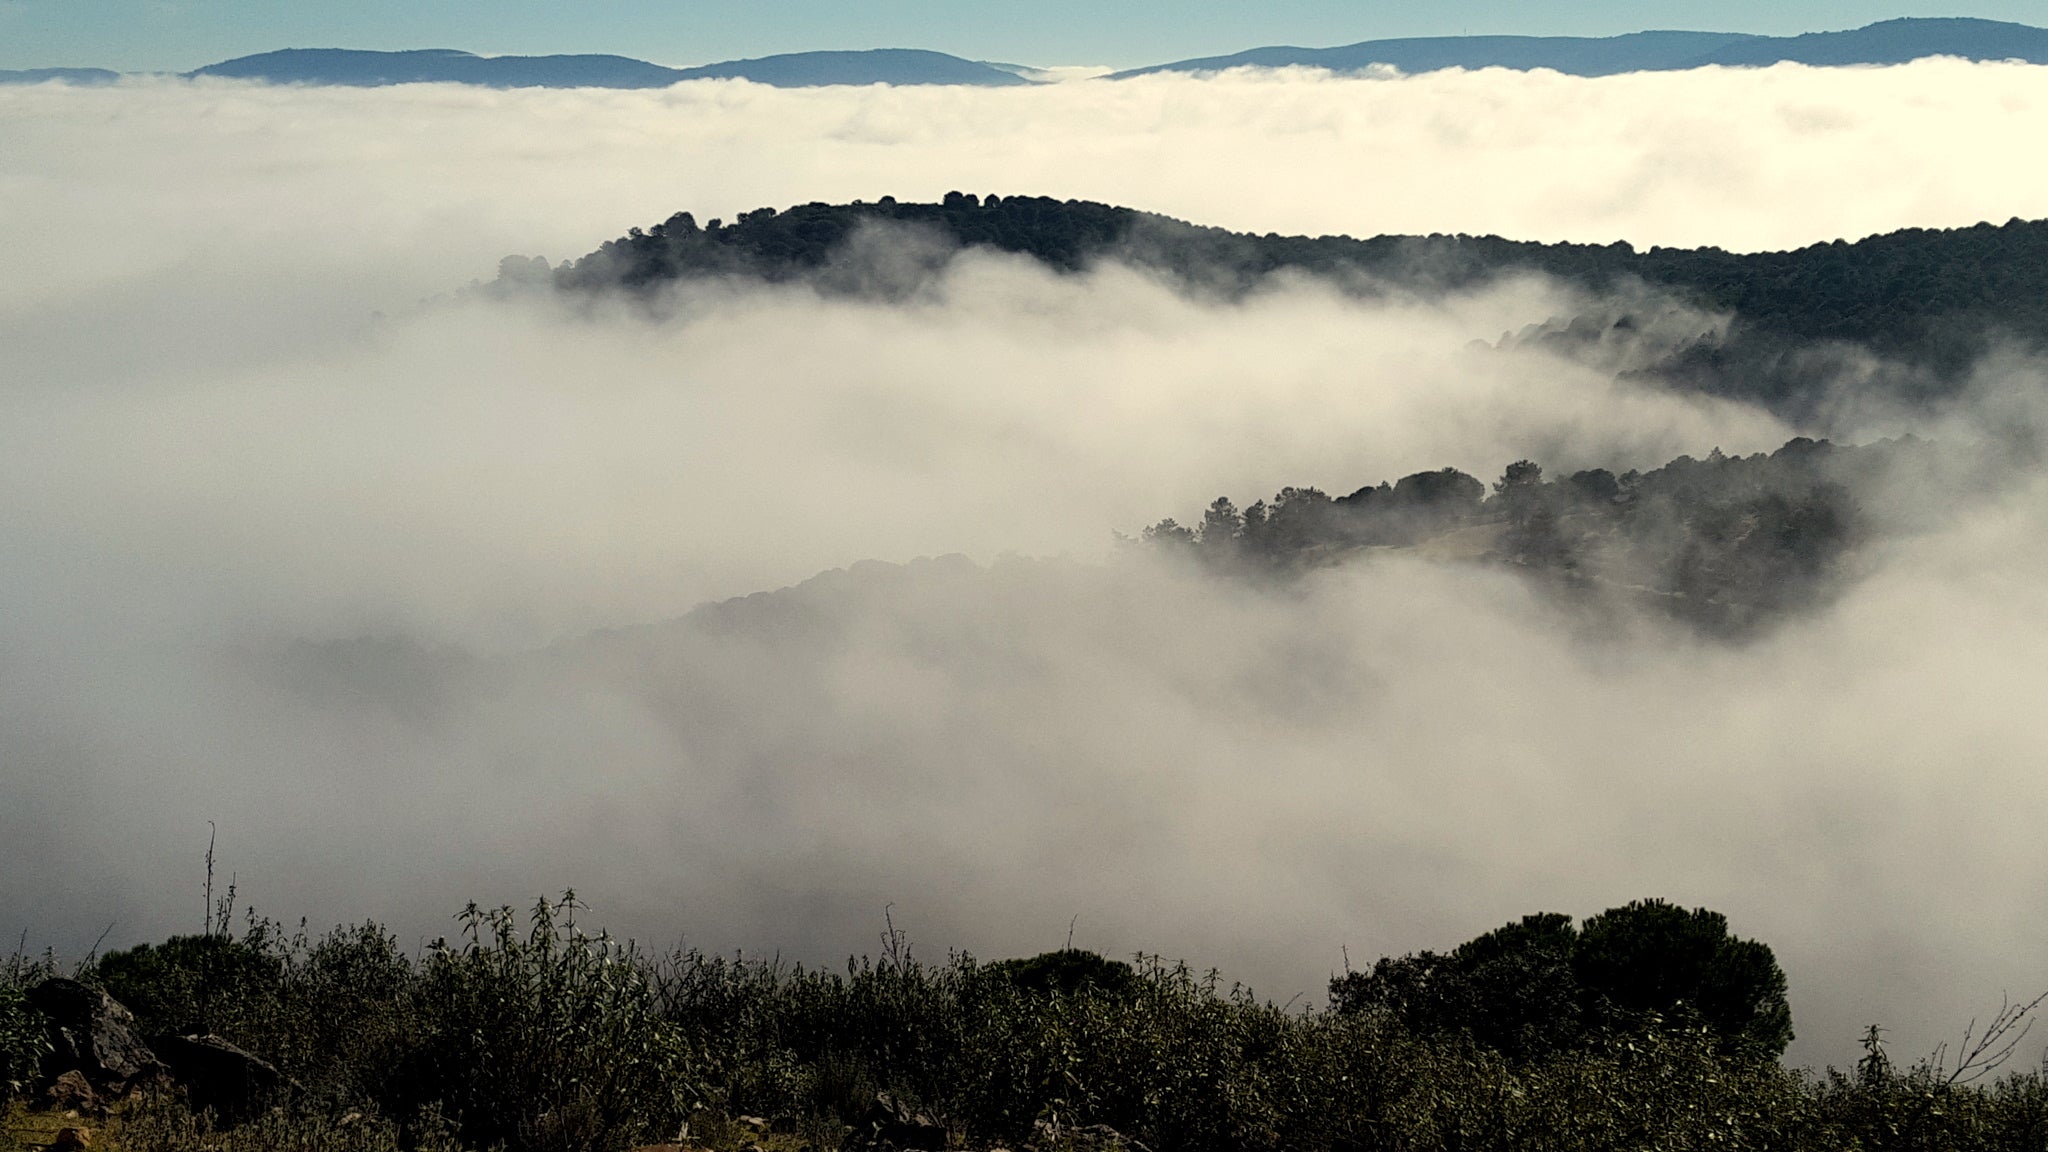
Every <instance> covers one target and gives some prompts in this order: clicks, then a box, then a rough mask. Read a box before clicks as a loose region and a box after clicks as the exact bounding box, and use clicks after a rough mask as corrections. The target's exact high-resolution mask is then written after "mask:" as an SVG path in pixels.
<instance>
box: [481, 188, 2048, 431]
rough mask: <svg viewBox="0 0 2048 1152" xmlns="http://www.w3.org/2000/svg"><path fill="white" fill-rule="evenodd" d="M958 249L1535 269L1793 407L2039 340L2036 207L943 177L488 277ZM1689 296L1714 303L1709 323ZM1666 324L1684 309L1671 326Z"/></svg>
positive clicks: (1407, 268) (1209, 283)
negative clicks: (1022, 183) (890, 245)
mask: <svg viewBox="0 0 2048 1152" xmlns="http://www.w3.org/2000/svg"><path fill="white" fill-rule="evenodd" d="M877 228H879V229H880V230H881V231H880V232H877V231H876V229H877ZM892 228H893V229H909V230H913V231H915V232H917V233H920V234H921V235H922V237H923V240H922V241H921V242H920V243H917V244H903V245H896V246H895V249H894V250H895V251H897V252H899V253H902V254H909V255H911V256H914V257H915V259H912V260H908V261H905V260H893V261H877V260H873V259H869V258H867V257H868V256H871V255H872V252H868V253H866V254H863V252H862V251H860V250H859V247H858V246H857V245H850V243H849V242H850V241H852V240H854V239H855V238H856V236H857V235H858V234H860V233H862V232H863V231H865V232H866V233H868V234H870V235H883V234H885V233H886V232H887V231H888V230H889V229H892ZM885 242H886V238H885ZM964 248H987V249H993V250H996V251H1001V252H1009V253H1016V254H1019V255H1024V256H1029V257H1031V258H1033V259H1035V260H1038V261H1041V262H1043V263H1045V264H1047V265H1049V266H1051V267H1053V268H1056V269H1059V270H1062V271H1075V270H1079V269H1082V268H1084V267H1086V266H1087V265H1089V264H1090V263H1093V262H1096V261H1101V260H1109V259H1115V260H1120V261H1123V262H1126V263H1129V264H1132V265H1134V266H1137V267H1141V268H1146V269H1149V270H1152V271H1155V272H1158V273H1160V274H1162V275H1164V276H1166V277H1168V278H1169V279H1172V280H1174V281H1176V282H1178V283H1179V284H1181V285H1182V286H1183V287H1184V288H1186V289H1187V290H1189V291H1194V292H1200V293H1208V294H1220V295H1223V296H1226V297H1230V296H1236V295H1239V294H1242V293H1243V292H1246V291H1249V290H1251V289H1252V288H1254V287H1256V286H1258V285H1259V284H1260V283H1262V282H1263V281H1264V280H1265V279H1266V278H1267V277H1268V276H1270V275H1271V274H1273V273H1276V272H1280V271H1299V272H1308V273H1312V274H1317V275H1321V276H1326V277H1329V278H1330V279H1331V280H1332V281H1334V282H1335V283H1338V284H1340V285H1343V286H1345V287H1346V288H1347V289H1348V290H1350V291H1353V292H1356V293H1359V294H1363V295H1372V294H1376V293H1380V292H1384V291H1386V290H1388V288H1389V287H1398V288H1399V289H1401V290H1403V291H1410V292H1420V293H1425V294H1431V293H1442V292H1446V291H1454V290H1458V289H1463V288H1470V287H1474V286H1477V285H1479V284H1481V283H1484V282H1485V281H1487V280H1489V279H1492V278H1495V277H1498V276H1500V275H1503V274H1508V273H1515V272H1538V273H1542V274H1545V275H1548V276H1552V277H1555V278H1557V279H1560V280H1563V281H1565V282H1568V283H1571V284H1574V285H1577V286H1579V287H1582V288H1584V289H1586V290H1588V291H1589V292H1591V293H1593V294H1595V295H1598V296H1601V297H1604V298H1607V299H1608V300H1610V301H1612V302H1614V303H1611V304H1609V305H1603V306H1602V307H1603V308H1606V309H1607V310H1606V311H1602V312H1599V313H1597V314H1589V315H1584V316H1576V317H1569V316H1568V317H1560V318H1558V319H1557V320H1556V321H1554V322H1553V323H1551V324H1547V325H1542V326H1539V327H1537V328H1534V329H1531V330H1529V331H1526V332H1524V333H1522V334H1520V335H1519V336H1516V337H1513V339H1515V340H1519V341H1527V342H1540V343H1543V344H1545V345H1548V346H1551V347H1554V348H1557V349H1559V350H1561V351H1565V352H1567V353H1572V352H1577V351H1587V352H1598V351H1600V350H1602V349H1608V350H1611V349H1613V348H1614V347H1615V346H1616V345H1617V344H1628V345H1630V346H1631V347H1632V348H1633V349H1634V350H1635V352H1634V353H1632V354H1637V355H1636V362H1638V363H1644V364H1646V365H1647V366H1646V367H1642V368H1640V369H1638V370H1639V371H1643V372H1646V373H1649V374H1653V375H1655V376H1656V377H1657V378H1659V379H1662V380H1665V381H1667V382H1671V383H1677V384H1682V385H1684V386H1687V387H1693V388H1698V389H1700V390H1704V391H1709V392H1716V393H1721V394H1726V395H1734V396H1740V397H1743V398H1745V399H1751V400H1758V401H1761V402H1764V403H1766V404H1768V405H1770V406H1771V407H1773V408H1774V409H1776V410H1778V411H1780V412H1782V413H1785V414H1787V415H1790V416H1793V417H1795V418H1797V417H1801V416H1804V415H1807V414H1810V413H1811V412H1812V411H1813V410H1815V408H1816V407H1817V406H1818V405H1820V404H1821V403H1823V402H1824V401H1825V400H1826V399H1827V395H1828V390H1829V389H1830V388H1831V387H1832V384H1833V381H1834V380H1835V379H1836V377H1837V372H1836V369H1837V368H1839V367H1840V366H1841V365H1842V364H1843V362H1844V358H1845V357H1856V356H1859V355H1861V353H1862V352H1864V351H1869V352H1876V353H1878V354H1880V355H1881V356H1882V357H1884V358H1885V360H1884V364H1885V367H1884V369H1883V370H1882V371H1879V372H1877V373H1876V374H1875V375H1869V376H1867V377H1866V380H1867V383H1866V385H1865V386H1866V387H1869V388H1872V389H1876V390H1881V391H1887V392H1889V393H1890V394H1893V395H1897V396H1899V397H1902V398H1907V399H1914V398H1924V397H1927V396H1933V395H1940V394H1943V393H1945V392H1947V391H1948V390H1950V389H1952V388H1953V387H1955V386H1957V385H1958V384H1959V383H1960V382H1961V381H1962V380H1963V378H1964V376H1965V375H1966V373H1967V371H1968V369H1969V368H1970V366H1971V365H1972V364H1973V362H1974V361H1975V360H1976V358H1977V357H1978V356H1979V355H1980V354H1981V353H1982V352H1983V351H1984V350H1985V348H1986V347H1987V346H1988V342H1989V341H1991V340H1993V339H1996V338H2009V339H2014V340H2017V341H2018V342H2020V343H2021V344H2023V345H2032V346H2035V347H2042V346H2048V221H2032V222H2027V221H2020V220H2012V221H2009V222H2007V223H2006V224H2003V225H1991V224H1978V225H1975V226H1973V227H1969V228H1954V229H1946V230H1929V229H1919V228H1914V229H1906V230H1903V231H1899V232H1894V233H1890V234H1888V235H1884V236H1873V237H1870V238H1868V239H1864V240H1859V241H1857V242H1855V243H1853V244H1852V243H1845V242H1842V241H1839V240H1838V241H1832V242H1829V243H1824V244H1814V245H1810V246H1808V247H1805V248H1801V249H1798V250H1796V251H1790V252H1758V253H1747V254H1742V253H1734V252H1726V251H1723V250H1721V249H1719V248H1697V249H1684V248H1652V249H1649V250H1648V251H1637V250H1636V249H1634V248H1633V247H1631V246H1629V245H1628V244H1625V243H1616V244H1606V245H1601V244H1539V243H1532V242H1526V241H1515V240H1505V239H1502V238H1500V237H1498V236H1442V235H1436V236H1376V237H1373V238H1371V239H1366V240H1357V239H1353V238H1351V237H1348V236H1320V237H1309V236H1278V235H1271V234H1269V235H1265V236H1256V235H1251V234H1247V233H1234V232H1228V231H1225V230H1223V229H1221V228H1205V227H1199V226H1196V225H1192V224H1187V223H1183V222H1181V221H1178V220H1172V219H1169V218H1167V217H1164V216H1157V215H1153V214H1150V213H1145V212H1138V211H1135V210H1133V209H1129V208H1119V207H1113V206H1110V205H1107V204H1096V203H1090V202H1086V201H1074V200H1069V201H1059V200H1052V199H1047V198H1043V197H1033V196H1010V197H998V196H990V197H988V198H986V199H983V198H980V197H977V196H971V195H962V194H960V193H953V194H950V195H948V196H947V197H946V199H945V201H944V202H943V203H938V204H913V203H898V202H896V201H894V200H892V199H888V198H884V199H883V200H882V201H881V202H879V203H874V204H865V203H858V202H856V203H853V204H841V205H831V204H804V205H799V206H797V207H794V208H791V209H789V210H788V211H785V212H777V211H775V210H774V209H772V208H762V209H758V210H756V211H753V212H749V213H746V214H745V215H743V216H741V217H739V218H738V219H736V220H734V221H733V222H731V223H730V224H727V223H724V222H721V221H717V220H714V221H711V222H709V224H707V225H706V226H704V227H699V226H698V224H697V222H696V220H695V219H694V218H693V217H692V216H690V215H689V214H688V213H677V214H676V215H675V216H672V217H670V218H669V219H668V220H667V221H665V222H663V223H661V224H658V225H656V226H654V227H653V228H651V229H648V230H646V231H642V230H640V229H634V230H633V231H632V232H631V233H630V234H628V235H627V236H624V237H622V238H620V239H618V240H614V241H611V242H609V243H607V244H605V245H604V246H603V247H602V248H600V249H599V250H598V251H596V252H594V253H592V254H591V255H589V256H586V257H584V258H583V259H581V260H578V261H575V262H574V263H572V264H565V265H563V266H562V267H561V268H559V269H554V270H552V271H550V270H546V269H536V268H535V267H534V266H533V265H532V264H531V263H530V262H528V261H524V260H513V261H508V262H507V263H506V266H505V275H504V277H503V284H504V286H505V287H506V288H507V289H509V288H510V287H511V286H512V285H513V284H514V283H516V282H519V281H523V280H532V279H534V278H535V277H537V276H538V277H550V276H551V277H552V281H553V283H554V284H555V285H556V286H557V287H560V288H562V289H566V290H573V291H602V290H607V289H621V288H623V289H627V290H634V291H646V290H650V289H654V288H658V287H659V286H660V285H662V284H664V283H667V282H670V281H674V280H679V279H692V278H703V277H711V276H743V277H751V278H758V279H762V280H768V281H792V280H808V281H810V282H812V283H814V284H815V285H816V286H817V287H818V288H819V289H820V290H822V291H827V292H843V293H854V294H866V295H880V296H885V297H886V296H892V295H893V296H901V295H903V294H905V293H907V292H912V291H916V290H917V289H919V288H920V287H921V286H922V285H923V284H924V283H926V282H927V281H928V280H929V278H930V277H931V276H933V275H935V274H937V273H938V272H940V271H941V270H942V269H943V267H944V265H945V263H946V261H947V260H949V259H950V258H951V254H952V253H953V252H957V251H958V250H961V249H964ZM1645 286H1647V287H1649V288H1650V289H1652V290H1653V291H1651V292H1649V293H1645V292H1644V291H1643V288H1644V287H1645ZM1688 307H1689V308H1695V309H1699V310H1702V311H1704V312H1706V313H1711V314H1719V315H1724V316H1727V317H1729V318H1730V319H1729V322H1728V323H1727V324H1726V325H1725V326H1715V325H1712V324H1707V323H1705V322H1704V321H1703V320H1702V319H1701V318H1700V317H1698V316H1695V315H1691V314H1688V313H1686V312H1685V308H1688ZM1674 317H1676V319H1674ZM1667 321H1668V322H1669V323H1667ZM1671 323H1676V324H1679V325H1681V326H1683V325H1684V324H1694V325H1695V326H1694V327H1693V328H1691V329H1688V330H1685V331H1683V332H1680V333H1678V334H1677V335H1675V336H1674V335H1673V333H1672V329H1671ZM1660 325H1662V326H1661V327H1660ZM1652 332H1656V333H1659V335H1657V336H1656V340H1657V341H1659V343H1655V344H1654V346H1653V345H1651V344H1648V343H1646V341H1648V340H1649V339H1650V336H1649V334H1650V333H1652ZM1645 357H1647V358H1648V359H1647V360H1645Z"/></svg>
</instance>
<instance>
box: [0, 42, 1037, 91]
mask: <svg viewBox="0 0 2048 1152" xmlns="http://www.w3.org/2000/svg"><path fill="white" fill-rule="evenodd" d="M1015 67H1016V66H1014V65H1012V66H1009V67H1007V68H1001V67H995V66H992V65H988V64H979V63H976V62H975V61H972V60H962V59H961V58H960V57H958V56H948V55H946V54H945V53H943V52H926V51H922V50H919V49H914V48H877V49H873V50H870V51H865V52H795V53H790V54H788V55H783V56H763V57H760V58H759V59H754V60H728V61H725V62H724V63H721V64H706V65H704V66H702V67H698V68H667V67H663V66H662V65H660V64H650V63H648V62H647V61H645V60H635V59H632V58H631V57H627V56H597V55H582V56H478V55H475V54H473V53H469V52H458V51H455V50H454V49H451V48H423V49H416V50H413V51H409V52H367V51H357V50H355V49H349V48H287V49H284V50H282V51H278V52H264V53H260V54H258V55H255V56H241V57H237V58H236V59H233V60H225V61H222V62H221V63H219V64H209V65H207V66H206V67H204V68H199V69H195V70H193V71H191V72H187V73H185V74H184V75H186V76H188V77H197V76H224V77H230V78H233V79H238V80H262V81H266V82H268V83H271V84H322V85H340V86H344V87H350V88H381V87H384V86H386V85H391V84H474V85H477V86H479V87H485V88H666V87H668V86H669V85H671V84H676V83H680V82H681V81H684V80H726V79H739V80H751V81H753V82H755V83H757V84H770V85H774V86H775V87H777V88H815V87H821V86H824V85H829V84H905V85H913V84H953V85H975V86H981V87H995V86H1008V85H1028V84H1030V83H1032V81H1030V80H1027V79H1025V78H1024V76H1022V75H1019V74H1018V72H1017V71H1012V70H1011V69H1012V68H1015ZM1023 71H1029V70H1023ZM119 78H120V77H119V74H118V73H114V72H106V71H103V70H100V69H95V68H45V69H38V70H36V71H32V72H0V83H13V84H34V83H40V82H42V81H46V80H62V81H68V82H70V83H74V84H77V83H103V82H106V81H111V80H116V79H119Z"/></svg>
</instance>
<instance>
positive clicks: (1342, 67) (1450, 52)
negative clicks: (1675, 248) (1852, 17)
mask: <svg viewBox="0 0 2048 1152" xmlns="http://www.w3.org/2000/svg"><path fill="white" fill-rule="evenodd" d="M1926 56H1960V57H1962V58H1964V59H1966V60H2011V59H2018V60H2026V61H2028V62H2030V63H2035V64H2048V29H2042V28H2034V27H2031V26H2028V25H2025V24H2009V23H2004V22H2001V21H1996V20H1971V19H1951V18H1939V19H1921V18H1909V19H1901V20H1886V21H1883V22H1882V23H1878V24H1872V25H1869V26H1867V27H1864V28H1857V29H1854V30H1852V31H1847V32H1810V33H1807V34H1805V35H1801V36H1750V35H1744V34H1741V33H1733V32H1634V33H1630V34H1628V35H1625V36H1608V37H1599V38H1590V37H1578V36H1434V37H1418V38H1410V39H1399V40H1367V41H1365V42H1363V43H1359V44H1347V45H1344V46H1343V47H1339V48H1294V47H1273V48H1254V49H1251V50H1250V51H1247V52H1238V53H1234V54H1231V55H1228V56H1209V57H1203V58H1201V59H1196V60H1180V61H1176V62H1174V63H1171V64H1159V65H1155V66H1153V67H1150V68H1134V69H1131V70H1129V71H1126V72H1119V73H1116V74H1115V75H1113V76H1111V77H1110V79H1113V80H1121V79H1128V78H1129V77H1132V76H1144V75H1147V74H1149V73H1154V72H1212V71H1219V70H1221V69H1225V68H1243V67H1260V68H1281V67H1287V66H1290V65H1298V66H1302V67H1309V68H1328V69H1330V70H1331V71H1333V72H1356V71H1360V70H1362V69H1365V68H1369V67H1372V66H1373V65H1376V64H1377V65H1388V66H1391V67H1394V68H1397V69H1399V70H1401V71H1403V72H1410V73H1413V72H1431V71H1435V70H1437V69H1440V68H1513V69H1519V70H1524V71H1526V70H1530V69H1535V68H1549V69H1554V70H1555V71H1558V72H1564V73H1568V74H1570V75H1573V76H1612V75H1615V74H1617V73H1622V72H1663V71H1671V70H1675V69H1684V68H1698V67H1702V66H1705V65H1709V64H1723V65H1746V66H1763V65H1770V64H1777V63H1781V62H1785V61H1794V62H1798V63H1803V64H1817V65H1851V64H1902V63H1905V62H1906V61H1909V60H1918V59H1920V58H1922V57H1926Z"/></svg>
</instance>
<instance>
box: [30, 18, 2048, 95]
mask: <svg viewBox="0 0 2048 1152" xmlns="http://www.w3.org/2000/svg"><path fill="white" fill-rule="evenodd" d="M1928 56H1958V57H1961V58H1963V59H1966V60H2021V61H2025V62H2027V63H2030V64H2048V28H2036V27H2033V26H2031V25H2027V24H2012V23H2006V22H2002V21H1997V20H1977V19H1971V18H1967V17H1939V18H1921V17H1908V18H1904V19H1899V20H1885V21H1882V22H1880V23H1877V24H1871V25H1868V26H1866V27H1863V28H1856V29H1852V30H1850V31H1846V32H1808V33H1805V34H1803V35H1799V36H1756V35H1751V34H1749V33H1745V32H1674V31H1651V32H1630V33H1627V34H1626V35H1621V36H1603V37H1587V36H1424V37H1412V38H1407V39H1399V40H1366V41H1363V42H1361V43H1357V44H1347V45H1343V46H1341V47H1337V48H1296V47H1287V46H1278V47H1270V48H1253V49H1250V50H1248V51H1244V52H1237V53H1233V54H1231V55H1228V56H1205V57H1201V58H1199V59H1193V60H1180V61H1175V62H1174V63H1171V64H1155V65H1152V66H1150V67H1146V68H1132V69H1129V70H1127V71H1123V72H1114V73H1111V74H1110V75H1109V76H1108V77H1107V78H1108V79H1111V80H1125V79H1130V78H1132V77H1136V76H1148V75H1152V74H1155V73H1160V72H1220V71H1223V70H1225V69H1229V68H1288V67H1306V68H1327V69H1329V70H1330V71H1332V72H1361V71H1365V70H1367V69H1370V68H1373V67H1376V66H1377V67H1391V68H1394V69H1396V70H1398V71H1401V72H1405V73H1411V74H1412V73H1417V72H1434V71H1437V70H1440V69H1445V68H1511V69H1515V70H1518V71H1531V70H1534V69H1539V68H1548V69H1552V70H1554V71H1558V72H1563V73H1566V74H1568V75H1572V76H1614V75H1619V74H1621V73H1624V72H1669V71H1677V70H1682V69H1687V68H1702V67H1707V66H1710V65H1720V66H1723V67H1762V66H1768V65H1771V64H1778V63H1785V62H1793V63H1800V64H1811V65H1816V66H1822V67H1843V66H1853V65H1861V64H1903V63H1906V62H1908V61H1911V60H1918V59H1922V58H1924V57H1928ZM1059 71H1060V70H1056V69H1055V70H1048V69H1042V68H1034V67H1030V66H1027V65H1022V64H1003V63H997V62H993V61H979V60H966V59H962V58H961V57H958V56H949V55H947V54H946V53H944V52H930V51H925V50H923V49H918V48H872V49H867V50H864V51H852V52H791V53H785V54H783V55H778V56H760V57H755V58H752V59H746V60H726V61H722V62H720V63H716V64H704V65H700V66H698V67H694V68H669V67H666V66H664V65H661V64H652V63H649V62H647V61H645V60H636V59H634V58H632V57H630V56H607V55H558V56H478V55H476V54H474V53H470V52H462V51H458V50H456V49H453V48H420V49H412V50H408V51H403V52H376V51H368V50H362V49H354V48H285V49H281V50H279V51H276V52H261V53H257V54H256V55H254V56H239V57H236V58H235V59H233V60H223V61H221V62H220V63H218V64H209V65H207V66H206V67H204V68H198V69H194V70H193V71H191V72H187V73H184V75H185V76H188V77H194V76H225V77H234V78H238V79H244V80H260V81H264V82H267V83H271V84H312V85H334V86H340V87H355V88H375V87H384V86H387V85H392V84H474V85H478V86H481V87H487V88H666V87H668V86H669V85H671V84H675V83H679V82H681V81H684V80H707V79H738V80H751V81H753V82H754V83H756V84H768V85H772V86H774V87H777V88H814V87H824V86H827V85H841V84H844V85H864V84H896V85H928V84H931V85H967V86H974V87H1015V86H1019V85H1028V84H1038V83H1046V82H1049V81H1053V80H1055V79H1058V78H1059V77H1058V75H1057V73H1058V72H1059ZM1067 71H1068V72H1070V73H1071V72H1072V71H1074V70H1067ZM120 78H121V74H120V73H118V72H110V71H108V70H106V69H104V68H33V69H28V70H25V71H13V72H9V71H0V84H39V83H45V82H51V81H56V82H62V83H68V84H106V83H112V82H113V81H115V80H119V79H120Z"/></svg>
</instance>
